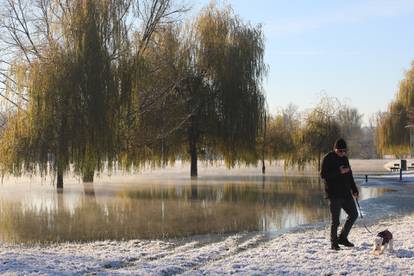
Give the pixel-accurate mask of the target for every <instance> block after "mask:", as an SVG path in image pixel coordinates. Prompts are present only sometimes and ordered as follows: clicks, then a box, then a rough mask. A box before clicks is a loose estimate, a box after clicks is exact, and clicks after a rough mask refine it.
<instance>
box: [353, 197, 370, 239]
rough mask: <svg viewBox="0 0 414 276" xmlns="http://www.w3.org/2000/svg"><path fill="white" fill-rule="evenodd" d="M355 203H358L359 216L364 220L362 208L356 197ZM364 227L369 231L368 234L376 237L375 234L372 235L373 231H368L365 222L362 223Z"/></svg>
mask: <svg viewBox="0 0 414 276" xmlns="http://www.w3.org/2000/svg"><path fill="white" fill-rule="evenodd" d="M355 201H356V203H357V205H358V210H359V214H360V216H361V219H363V218H364V216H363V215H362V211H361V206H360V205H359V201H358V198H356V197H355ZM362 225H364V227H365V229H366V230H367V231H368V233H370V234H372V235H374V233H372V232H371V231H369V229H368V227H367V225H366V224H365V223H364V222H362Z"/></svg>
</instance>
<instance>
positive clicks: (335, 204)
mask: <svg viewBox="0 0 414 276" xmlns="http://www.w3.org/2000/svg"><path fill="white" fill-rule="evenodd" d="M329 201H330V204H329V208H330V211H331V216H332V224H331V243H336V242H337V241H338V226H339V216H340V214H341V209H344V211H345V212H346V213H347V215H348V218H347V219H346V222H345V225H344V227H342V231H341V234H340V235H339V237H340V238H343V239H347V238H348V234H349V231H351V228H352V225H353V224H354V222H355V221H356V219H357V218H358V211H357V208H356V205H355V201H354V199H353V198H352V197H347V198H331V199H329Z"/></svg>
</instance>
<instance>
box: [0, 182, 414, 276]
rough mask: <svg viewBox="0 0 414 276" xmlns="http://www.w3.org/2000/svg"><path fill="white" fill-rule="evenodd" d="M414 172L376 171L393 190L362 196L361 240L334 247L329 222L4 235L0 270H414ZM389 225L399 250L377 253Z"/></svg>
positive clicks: (356, 233) (357, 234)
mask: <svg viewBox="0 0 414 276" xmlns="http://www.w3.org/2000/svg"><path fill="white" fill-rule="evenodd" d="M411 184H414V178H413V177H411V176H406V177H405V178H404V182H403V183H402V184H401V183H400V182H398V181H397V177H396V176H395V175H387V176H383V177H375V178H372V179H370V180H369V182H368V183H367V184H363V185H367V186H382V187H387V188H390V189H392V190H394V192H389V193H386V194H385V195H384V196H382V197H379V198H370V199H367V200H364V201H361V202H360V203H361V207H362V209H363V213H364V219H363V220H361V219H359V220H358V221H357V223H356V225H355V227H354V228H353V230H352V231H351V234H350V237H349V238H350V240H351V241H352V242H354V243H355V244H356V247H355V248H352V249H348V248H346V249H343V250H341V251H339V252H334V251H331V250H330V249H329V239H328V232H329V230H328V229H329V226H328V224H327V223H319V224H316V225H306V226H302V227H297V228H296V229H291V231H289V232H287V233H285V234H282V235H280V236H278V237H274V238H271V239H269V237H266V236H265V235H264V234H260V233H257V234H254V233H239V234H235V235H226V236H223V237H222V238H221V239H216V240H214V241H213V242H202V241H201V240H192V241H191V240H190V241H188V242H186V243H182V242H179V241H150V240H131V241H121V242H117V241H97V242H91V243H60V244H50V245H25V244H2V243H0V274H6V275H27V274H35V275H56V274H60V275H62V274H63V275H73V274H78V275H84V274H101V275H106V274H109V275H131V274H132V275H174V274H187V275H222V274H234V273H236V274H242V275H281V274H282V275H283V274H285V275H321V274H322V275H331V274H333V275H340V274H342V275H345V274H351V275H356V274H360V275H370V274H377V275H385V274H386V275H414V236H413V235H412V225H413V224H414V215H413V211H414V206H413V205H414V204H413V203H412V202H413V200H412V199H413V198H414V185H411ZM363 223H365V224H366V225H367V226H368V227H369V229H370V230H371V231H372V232H374V233H376V232H378V231H381V230H384V229H387V228H388V229H389V230H390V231H391V232H393V234H394V236H395V242H394V247H395V252H394V253H388V252H386V253H385V254H384V255H381V256H373V255H371V254H370V250H371V244H372V238H373V236H372V235H371V234H370V233H368V232H367V231H366V230H365V228H364V226H363Z"/></svg>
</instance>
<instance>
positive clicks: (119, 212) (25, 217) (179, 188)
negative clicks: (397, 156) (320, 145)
mask: <svg viewBox="0 0 414 276" xmlns="http://www.w3.org/2000/svg"><path fill="white" fill-rule="evenodd" d="M387 191H388V190H386V189H384V188H369V187H363V188H362V191H361V199H366V198H370V197H378V196H380V195H382V194H383V193H385V192H387ZM327 219H329V213H328V208H327V202H326V200H324V195H323V184H322V183H320V182H319V181H318V179H317V178H306V177H276V176H268V177H266V178H264V177H261V176H257V177H249V176H229V177H218V176H211V177H205V178H200V179H199V180H195V181H191V180H190V179H184V178H183V179H179V178H177V179H174V180H168V179H164V180H162V179H151V180H148V181H147V182H142V181H141V182H139V183H136V182H135V183H134V182H131V181H130V182H125V183H122V182H120V183H104V182H98V183H95V184H90V183H89V184H82V183H69V184H65V188H64V191H63V192H62V193H57V192H56V191H55V188H54V187H52V186H51V185H47V184H43V185H40V184H24V185H23V184H13V185H11V184H8V183H6V182H5V183H3V184H2V185H1V186H0V240H1V241H5V242H48V241H93V240H106V239H111V240H112V239H113V240H129V239H163V238H181V237H189V236H194V235H204V234H227V233H236V232H245V231H259V232H260V231H263V232H266V233H277V232H278V231H281V230H285V229H288V228H291V227H295V226H298V225H301V224H309V223H315V222H321V221H325V220H327Z"/></svg>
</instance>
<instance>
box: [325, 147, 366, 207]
mask: <svg viewBox="0 0 414 276" xmlns="http://www.w3.org/2000/svg"><path fill="white" fill-rule="evenodd" d="M341 166H344V167H348V168H351V167H350V166H349V161H348V157H346V156H344V157H340V156H339V155H337V154H336V153H335V152H334V151H331V152H329V153H328V154H326V155H325V156H324V158H323V160H322V168H321V177H322V179H323V180H324V181H325V192H326V196H327V197H328V198H330V199H331V198H348V197H352V193H357V194H358V189H357V187H356V185H355V181H354V177H353V175H352V170H351V171H349V172H348V173H346V174H341V172H340V170H339V167H341ZM351 191H352V193H351Z"/></svg>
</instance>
